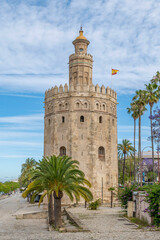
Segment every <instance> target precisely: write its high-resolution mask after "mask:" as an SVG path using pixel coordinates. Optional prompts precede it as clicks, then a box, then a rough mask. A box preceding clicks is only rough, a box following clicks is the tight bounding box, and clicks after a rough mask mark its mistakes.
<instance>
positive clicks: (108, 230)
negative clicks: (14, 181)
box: [0, 195, 160, 240]
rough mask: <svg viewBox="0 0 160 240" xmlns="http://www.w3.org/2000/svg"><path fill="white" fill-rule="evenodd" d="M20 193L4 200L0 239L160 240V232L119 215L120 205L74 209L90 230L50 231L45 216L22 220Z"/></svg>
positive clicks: (0, 218) (24, 204) (74, 212)
mask: <svg viewBox="0 0 160 240" xmlns="http://www.w3.org/2000/svg"><path fill="white" fill-rule="evenodd" d="M26 206H27V204H26V200H24V199H22V198H21V197H20V196H19V195H17V196H14V197H11V198H9V199H7V202H6V203H5V201H4V200H3V202H1V201H0V240H43V239H44V240H45V239H46V240H52V239H54V240H132V239H134V240H135V239H136V240H142V239H143V240H144V239H147V240H160V232H156V231H143V230H137V229H136V227H135V226H134V225H130V223H129V222H128V221H126V220H121V219H122V218H121V217H120V216H119V211H120V208H113V209H110V208H107V207H101V208H100V209H99V210H97V211H91V210H87V209H85V208H84V207H76V208H70V209H69V211H70V212H72V213H73V214H74V215H75V216H76V217H79V219H80V221H81V222H82V223H83V224H84V225H85V226H86V227H87V228H88V229H89V230H90V232H77V233H60V232H57V231H52V232H49V231H48V226H47V223H46V220H45V219H18V220H16V218H15V216H14V215H13V214H15V212H16V211H17V210H18V209H20V208H21V211H22V208H23V207H25V208H26Z"/></svg>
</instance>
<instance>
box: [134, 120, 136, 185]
mask: <svg viewBox="0 0 160 240" xmlns="http://www.w3.org/2000/svg"><path fill="white" fill-rule="evenodd" d="M135 149H136V118H134V182H135V181H136V150H135Z"/></svg>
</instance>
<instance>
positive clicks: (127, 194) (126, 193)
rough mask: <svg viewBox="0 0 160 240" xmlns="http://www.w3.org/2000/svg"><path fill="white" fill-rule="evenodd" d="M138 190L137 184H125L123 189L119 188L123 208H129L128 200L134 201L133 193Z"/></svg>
mask: <svg viewBox="0 0 160 240" xmlns="http://www.w3.org/2000/svg"><path fill="white" fill-rule="evenodd" d="M134 190H137V187H136V186H135V185H131V186H125V187H124V188H123V189H119V191H118V198H119V200H120V202H121V206H122V208H125V209H126V208H127V203H128V201H132V193H133V191H134Z"/></svg>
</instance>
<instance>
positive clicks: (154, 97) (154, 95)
mask: <svg viewBox="0 0 160 240" xmlns="http://www.w3.org/2000/svg"><path fill="white" fill-rule="evenodd" d="M145 86H146V91H145V95H146V96H145V97H146V103H147V104H149V106H150V126H151V145H152V162H153V173H154V144H153V129H152V109H153V105H154V104H155V103H157V102H158V101H159V98H160V92H159V89H158V86H157V84H156V83H152V84H151V83H149V84H148V85H147V84H145Z"/></svg>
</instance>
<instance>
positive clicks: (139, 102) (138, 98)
mask: <svg viewBox="0 0 160 240" xmlns="http://www.w3.org/2000/svg"><path fill="white" fill-rule="evenodd" d="M132 100H133V103H134V104H135V106H137V108H138V115H139V116H138V117H139V141H138V159H139V164H140V166H141V171H140V172H141V184H142V156H141V116H142V115H143V113H144V111H145V110H146V108H145V106H146V97H145V91H144V90H137V91H136V95H135V96H134V97H133V99H132Z"/></svg>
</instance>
